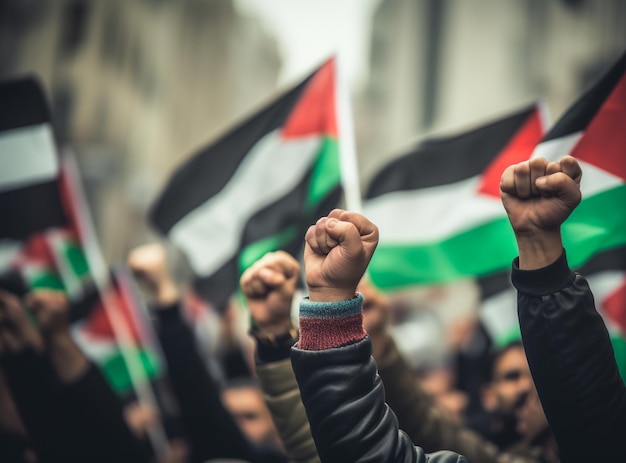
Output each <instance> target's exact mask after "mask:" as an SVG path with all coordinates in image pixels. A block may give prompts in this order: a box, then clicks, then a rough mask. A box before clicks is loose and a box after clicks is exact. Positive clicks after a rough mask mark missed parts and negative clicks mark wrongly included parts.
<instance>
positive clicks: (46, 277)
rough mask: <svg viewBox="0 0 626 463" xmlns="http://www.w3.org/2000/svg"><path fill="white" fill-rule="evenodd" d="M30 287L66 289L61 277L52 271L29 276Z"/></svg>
mask: <svg viewBox="0 0 626 463" xmlns="http://www.w3.org/2000/svg"><path fill="white" fill-rule="evenodd" d="M27 279H28V287H29V288H30V289H55V290H59V291H64V290H65V286H64V285H63V283H62V282H61V280H60V279H59V277H58V276H57V275H55V274H53V273H50V272H37V273H33V274H29V275H28V276H27Z"/></svg>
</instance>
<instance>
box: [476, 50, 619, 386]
mask: <svg viewBox="0 0 626 463" xmlns="http://www.w3.org/2000/svg"><path fill="white" fill-rule="evenodd" d="M625 73H626V54H624V55H623V56H622V57H621V58H620V59H619V61H617V63H615V64H614V65H613V66H612V67H611V69H609V71H608V72H607V73H606V74H604V76H602V77H601V78H600V79H599V80H598V81H597V82H596V83H595V84H594V85H592V86H591V87H590V88H589V89H588V90H587V91H586V92H585V93H584V94H583V95H582V96H581V97H580V98H579V99H578V100H577V101H576V102H575V103H574V104H573V105H572V106H571V108H569V109H568V110H567V111H566V112H565V114H564V115H563V116H562V117H561V119H559V121H558V122H557V123H556V124H555V125H554V127H553V128H552V129H551V130H550V131H549V132H548V133H547V134H546V136H545V137H544V138H543V140H542V141H541V143H540V144H539V145H538V146H537V148H536V149H535V151H534V152H533V156H539V157H546V158H548V159H550V160H554V161H556V160H559V159H560V158H561V157H563V156H565V155H571V156H574V157H575V158H576V159H577V160H578V161H579V163H580V164H581V166H582V169H583V178H582V181H581V190H582V194H583V199H582V202H581V204H580V205H579V206H578V207H577V208H576V210H575V211H574V212H573V213H572V215H571V216H570V217H569V218H568V219H567V221H566V222H565V224H564V225H563V232H562V234H563V242H564V246H565V249H566V250H567V258H568V261H569V263H570V266H571V267H572V268H574V269H575V270H576V271H578V272H579V273H581V274H582V275H584V276H585V277H587V279H588V281H589V285H590V287H591V289H592V291H593V293H594V296H595V300H596V307H597V309H598V311H599V312H600V313H601V314H602V315H603V317H604V319H605V321H606V323H607V327H608V329H609V333H610V335H611V339H612V341H613V348H614V350H615V356H616V359H617V363H618V366H619V368H620V372H621V374H622V377H623V378H624V379H625V380H626V209H625V208H624V205H625V204H626V130H624V128H625V127H626V75H625ZM479 281H480V284H481V287H482V289H483V304H482V309H481V319H482V320H483V323H484V324H485V326H486V327H487V329H488V331H489V332H490V334H491V335H492V338H493V339H494V341H495V342H496V344H497V345H503V344H505V343H506V342H507V341H508V340H510V339H512V338H519V337H520V335H519V325H518V322H517V309H516V308H517V297H516V292H515V291H514V289H513V288H512V286H511V285H510V272H509V271H508V270H506V271H504V272H501V273H499V274H494V275H491V276H487V277H483V278H481V279H480V280H479Z"/></svg>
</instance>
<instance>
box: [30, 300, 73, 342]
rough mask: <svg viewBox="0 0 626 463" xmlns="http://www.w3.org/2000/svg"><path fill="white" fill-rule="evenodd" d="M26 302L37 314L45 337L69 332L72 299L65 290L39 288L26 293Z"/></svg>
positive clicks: (40, 328)
mask: <svg viewBox="0 0 626 463" xmlns="http://www.w3.org/2000/svg"><path fill="white" fill-rule="evenodd" d="M24 303H25V304H26V307H27V308H28V310H30V311H31V312H32V314H33V315H34V316H35V319H36V320H37V324H38V326H39V330H40V331H41V334H42V335H43V336H44V337H46V338H52V337H55V336H59V335H68V334H69V319H70V301H69V299H68V298H67V295H66V294H65V293H64V292H62V291H56V290H51V289H37V290H34V291H32V292H30V293H28V294H27V295H26V297H25V298H24Z"/></svg>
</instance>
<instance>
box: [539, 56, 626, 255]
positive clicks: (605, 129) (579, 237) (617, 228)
mask: <svg viewBox="0 0 626 463" xmlns="http://www.w3.org/2000/svg"><path fill="white" fill-rule="evenodd" d="M625 73H626V53H625V54H624V55H623V56H622V57H621V58H620V60H619V61H618V62H617V63H615V64H614V65H613V67H612V68H611V69H610V70H609V71H608V72H607V73H606V74H604V76H602V78H601V79H600V80H598V81H597V82H596V83H595V84H594V85H593V86H592V87H590V88H589V89H588V90H587V91H586V92H585V93H584V94H583V95H582V96H581V97H580V98H579V99H578V101H576V102H575V103H574V104H573V105H572V106H571V107H570V108H569V109H568V110H567V111H566V112H565V114H564V115H563V117H561V119H560V120H559V121H558V122H557V123H556V124H555V125H554V127H553V128H552V129H550V131H549V132H548V134H547V135H546V136H545V137H544V139H543V140H542V141H541V143H540V144H539V146H537V149H536V150H535V151H534V153H533V156H534V157H536V156H539V157H545V158H547V159H549V160H554V161H556V160H559V159H560V158H561V157H563V156H566V155H570V156H574V157H575V158H576V159H577V160H578V161H579V163H580V165H581V167H582V169H583V178H582V181H581V184H580V188H581V191H582V194H583V200H582V202H581V203H580V205H579V206H578V207H577V208H576V210H575V211H574V212H573V213H572V215H571V216H570V217H569V218H568V219H567V221H566V222H565V224H564V226H563V243H564V246H565V249H567V258H568V260H569V262H570V265H571V266H572V267H579V266H581V265H583V264H584V263H585V262H586V261H587V260H588V259H589V258H590V257H592V256H593V255H594V254H595V253H597V252H599V251H603V250H607V249H611V248H614V247H617V246H621V245H624V244H626V210H625V209H624V205H626V75H625Z"/></svg>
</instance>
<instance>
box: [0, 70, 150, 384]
mask: <svg viewBox="0 0 626 463" xmlns="http://www.w3.org/2000/svg"><path fill="white" fill-rule="evenodd" d="M52 132H53V129H52V121H51V119H50V114H49V111H48V107H47V103H46V100H45V98H44V95H43V92H42V90H41V88H40V87H39V85H38V84H37V82H36V81H35V80H33V79H30V78H29V79H24V80H18V81H13V82H8V83H6V84H0V240H1V241H0V286H2V287H4V288H6V289H8V290H10V291H12V292H14V293H17V294H20V295H21V294H24V293H26V292H27V291H29V290H32V289H35V288H49V289H58V290H63V291H65V292H66V294H67V295H68V297H69V299H70V302H71V305H72V309H71V314H70V316H71V321H72V323H73V326H72V332H73V334H75V335H76V339H77V340H78V341H80V340H81V339H86V338H89V339H90V343H87V344H85V343H82V345H81V347H82V348H83V350H85V352H86V353H87V354H88V355H90V354H94V353H96V350H94V349H93V348H92V347H93V345H94V342H93V340H94V339H96V337H98V336H99V338H98V339H100V340H103V339H105V338H106V341H107V342H108V343H109V346H108V347H109V348H108V350H107V353H108V355H107V356H104V355H102V354H103V353H104V350H103V349H100V350H99V351H97V354H98V355H97V356H93V355H91V357H92V359H93V360H94V361H96V363H98V364H100V365H101V366H102V367H103V370H104V372H105V375H106V376H107V378H108V379H109V381H110V382H111V384H112V385H113V386H114V388H115V389H116V390H117V391H118V392H127V391H128V390H130V388H131V387H132V386H134V384H131V381H130V375H129V372H128V368H124V367H127V365H126V364H125V363H124V362H122V363H120V361H119V360H117V361H113V360H112V359H119V358H120V354H119V352H120V350H121V348H122V345H121V343H122V342H123V340H122V339H119V338H120V333H119V331H120V330H117V332H116V334H115V336H113V335H111V331H108V332H106V334H108V336H104V335H103V333H105V331H106V330H104V331H103V329H102V326H104V325H106V323H107V319H108V318H110V317H111V316H116V314H117V318H118V319H119V320H121V322H120V323H118V325H119V326H118V328H119V327H120V326H121V331H123V332H127V333H130V335H129V336H127V338H128V339H127V343H126V344H127V345H130V346H131V348H132V349H134V351H135V352H136V353H137V355H138V358H140V360H141V363H142V367H141V368H140V370H141V372H139V375H140V376H142V378H144V380H145V379H148V378H149V377H151V376H154V375H156V374H158V373H159V372H160V369H161V363H160V361H159V351H158V350H157V349H156V347H155V345H154V343H152V342H151V340H150V337H149V336H147V335H146V334H147V329H148V328H147V325H145V324H140V322H141V320H142V318H141V314H140V312H139V311H138V310H139V306H138V305H137V304H135V303H134V301H133V300H132V299H131V298H130V293H129V292H128V291H122V290H121V286H120V283H119V277H118V278H116V279H115V280H113V281H114V282H113V283H112V282H111V280H110V278H111V277H110V272H109V269H108V268H107V266H106V265H102V263H101V262H95V261H94V259H90V256H93V255H98V254H99V246H98V243H97V240H96V237H95V233H94V232H93V230H92V229H91V226H90V224H89V213H88V210H87V206H86V203H85V201H84V198H83V197H82V190H81V189H80V179H79V175H78V172H77V170H76V168H75V165H74V163H73V159H72V158H71V157H70V156H69V155H67V156H63V158H62V159H61V158H60V157H59V156H58V152H57V148H56V144H55V142H54V138H53V136H52ZM103 292H104V293H105V294H103ZM104 301H108V305H109V306H110V307H109V310H107V311H106V315H105V311H104V306H105V304H104ZM94 330H95V331H94ZM92 335H93V336H92ZM101 345H102V343H101ZM124 347H125V348H126V349H127V350H128V349H129V347H126V346H124ZM136 357H137V356H136ZM111 365H116V367H115V368H111V367H110V366H111ZM120 365H121V366H120Z"/></svg>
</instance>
